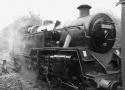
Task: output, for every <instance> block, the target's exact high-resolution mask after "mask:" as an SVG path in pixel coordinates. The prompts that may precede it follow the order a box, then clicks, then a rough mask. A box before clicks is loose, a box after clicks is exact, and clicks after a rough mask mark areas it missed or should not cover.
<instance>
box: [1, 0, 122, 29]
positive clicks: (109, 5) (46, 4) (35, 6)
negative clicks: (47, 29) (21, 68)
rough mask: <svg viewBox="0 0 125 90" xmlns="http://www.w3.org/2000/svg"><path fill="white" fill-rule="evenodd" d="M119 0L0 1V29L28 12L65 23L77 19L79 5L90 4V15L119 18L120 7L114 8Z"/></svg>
mask: <svg viewBox="0 0 125 90" xmlns="http://www.w3.org/2000/svg"><path fill="white" fill-rule="evenodd" d="M118 1H119V0H1V2H0V29H1V28H3V27H4V26H6V25H7V24H9V23H11V22H12V21H13V20H14V19H15V18H17V17H18V16H21V15H27V13H28V11H32V12H34V13H35V14H39V15H40V16H41V18H44V19H52V20H56V19H58V20H60V21H62V22H66V21H67V20H69V19H73V18H77V17H78V10H77V9H76V8H77V7H78V6H79V5H80V4H84V3H85V4H90V5H91V6H92V7H93V8H92V9H91V13H94V12H98V11H108V12H113V15H115V16H118V17H120V15H121V6H120V5H119V6H117V7H116V6H115V5H116V3H117V2H118Z"/></svg>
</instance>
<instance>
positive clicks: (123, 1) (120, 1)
mask: <svg viewBox="0 0 125 90" xmlns="http://www.w3.org/2000/svg"><path fill="white" fill-rule="evenodd" d="M119 4H125V0H119V2H118V3H117V4H116V6H118V5H119Z"/></svg>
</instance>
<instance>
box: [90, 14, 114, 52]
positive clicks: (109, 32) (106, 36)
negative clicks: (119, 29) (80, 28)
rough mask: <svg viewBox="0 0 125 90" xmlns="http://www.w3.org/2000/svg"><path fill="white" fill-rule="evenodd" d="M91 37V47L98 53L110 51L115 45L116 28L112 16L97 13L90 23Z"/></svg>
mask: <svg viewBox="0 0 125 90" xmlns="http://www.w3.org/2000/svg"><path fill="white" fill-rule="evenodd" d="M88 34H89V36H90V37H91V39H90V43H89V47H90V49H91V50H93V51H95V52H98V53H106V52H108V51H109V50H110V49H111V48H112V47H113V45H114V42H115V38H116V28H115V25H114V22H113V20H112V18H110V17H109V16H108V15H106V14H104V13H100V14H97V15H96V16H95V17H94V18H93V19H92V20H91V23H90V25H89V31H88Z"/></svg>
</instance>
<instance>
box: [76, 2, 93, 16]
mask: <svg viewBox="0 0 125 90" xmlns="http://www.w3.org/2000/svg"><path fill="white" fill-rule="evenodd" d="M91 8H92V7H91V6H90V5H88V4H83V5H80V6H78V7H77V9H78V10H79V18H82V17H86V16H89V15H90V9H91Z"/></svg>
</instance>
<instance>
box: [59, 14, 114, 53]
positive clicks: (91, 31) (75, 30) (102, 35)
mask: <svg viewBox="0 0 125 90" xmlns="http://www.w3.org/2000/svg"><path fill="white" fill-rule="evenodd" d="M115 39H116V26H115V22H114V20H113V19H112V17H111V16H110V15H108V14H105V13H98V14H96V15H93V16H86V17H82V18H79V19H77V20H76V21H74V22H72V23H71V24H70V25H69V26H68V27H66V28H64V30H62V34H61V39H60V41H61V43H63V47H76V46H87V47H89V49H91V50H92V51H94V52H98V53H106V52H108V51H109V50H110V49H111V48H112V47H113V45H114V42H115Z"/></svg>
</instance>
